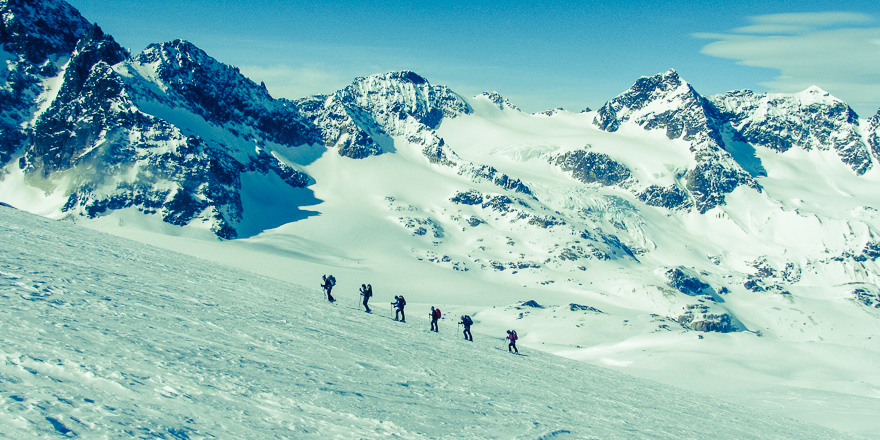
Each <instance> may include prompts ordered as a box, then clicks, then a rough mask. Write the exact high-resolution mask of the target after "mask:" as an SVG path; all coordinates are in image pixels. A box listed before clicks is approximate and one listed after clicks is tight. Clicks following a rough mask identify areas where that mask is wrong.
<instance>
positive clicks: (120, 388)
mask: <svg viewBox="0 0 880 440" xmlns="http://www.w3.org/2000/svg"><path fill="white" fill-rule="evenodd" d="M0 243H2V253H0V255H2V261H0V301H2V303H0V343H2V345H0V437H3V438H58V437H61V436H63V437H74V436H76V437H83V438H126V437H136V438H177V439H201V438H378V437H393V438H523V439H526V438H530V439H539V438H554V439H565V438H596V439H613V438H627V439H631V438H651V439H655V438H675V439H680V438H731V439H744V438H772V439H778V438H797V439H808V438H817V439H819V438H821V439H827V438H848V437H847V435H845V434H842V433H839V432H834V431H831V430H827V429H825V428H820V427H817V426H810V425H807V424H804V423H801V422H796V421H793V420H789V419H785V418H779V417H770V416H767V415H764V414H760V413H758V412H756V411H750V410H748V409H746V408H742V407H738V406H736V405H731V404H727V403H723V402H721V401H718V400H715V399H713V398H710V397H707V396H700V395H697V394H693V393H690V392H686V391H683V390H679V389H676V388H672V387H669V386H665V385H661V384H658V383H654V382H649V381H644V380H639V379H635V378H632V377H629V376H625V375H622V374H620V373H617V372H614V371H611V370H606V369H601V368H598V367H594V366H590V365H587V364H584V363H580V362H576V361H572V360H568V359H564V358H560V357H556V356H553V355H549V354H546V353H541V352H532V351H528V350H525V351H527V353H526V354H528V355H529V356H528V357H523V356H509V355H507V354H505V353H499V351H497V350H493V349H492V348H493V347H502V344H503V341H502V340H501V339H500V338H499V339H491V338H488V337H485V336H483V335H480V334H477V337H476V338H475V339H476V342H474V343H468V342H465V341H462V340H460V336H459V335H458V334H457V333H456V331H455V329H456V326H455V324H454V322H452V321H451V320H450V319H445V318H444V319H442V320H441V325H440V328H441V332H440V333H439V334H434V333H431V332H429V331H428V330H427V322H423V320H421V319H416V318H415V316H411V318H410V322H409V323H406V324H403V323H398V322H394V321H391V320H388V319H380V316H379V315H382V314H385V313H387V311H386V310H383V307H382V306H383V304H382V301H381V300H380V299H376V300H374V302H373V304H374V307H375V314H374V315H369V314H366V313H363V312H359V311H357V310H356V309H355V308H354V307H353V306H351V307H349V306H346V305H343V304H341V302H337V303H336V304H328V303H326V302H325V301H322V293H321V292H320V291H318V290H317V289H314V290H311V289H305V288H302V287H299V286H293V285H287V284H284V283H281V282H280V281H277V280H274V279H270V278H266V277H262V276H259V275H255V274H252V273H249V272H245V271H241V270H238V269H232V268H229V267H225V266H220V265H217V264H214V263H210V262H207V261H205V260H199V259H195V258H192V257H188V256H184V255H182V254H176V253H173V252H169V251H164V250H159V249H157V248H152V247H149V246H146V245H143V244H140V243H135V242H131V241H128V240H124V239H121V238H117V237H113V236H110V235H105V234H101V233H97V232H94V231H90V230H87V229H84V228H80V227H77V226H75V225H70V224H65V223H59V222H55V221H52V220H47V219H44V218H39V217H36V216H33V215H30V214H25V213H23V212H18V211H15V210H13V209H9V208H0ZM411 314H412V315H419V314H418V313H415V312H411ZM478 326H479V323H477V324H476V326H475V328H477V327H478Z"/></svg>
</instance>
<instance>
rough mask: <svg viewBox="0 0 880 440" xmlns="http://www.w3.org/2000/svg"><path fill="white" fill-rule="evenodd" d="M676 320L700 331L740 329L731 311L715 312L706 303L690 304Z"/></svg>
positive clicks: (723, 331)
mask: <svg viewBox="0 0 880 440" xmlns="http://www.w3.org/2000/svg"><path fill="white" fill-rule="evenodd" d="M676 321H677V322H678V323H679V324H682V325H684V326H686V327H688V328H690V329H692V330H696V331H700V332H717V333H730V332H735V331H739V330H740V329H739V328H738V327H737V326H736V324H734V322H735V320H734V318H733V317H732V316H731V315H730V314H729V313H713V312H712V311H711V309H710V308H709V306H707V305H705V304H688V305H687V306H685V308H684V313H682V314H681V315H679V316H678V318H676Z"/></svg>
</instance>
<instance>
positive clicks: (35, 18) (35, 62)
mask: <svg viewBox="0 0 880 440" xmlns="http://www.w3.org/2000/svg"><path fill="white" fill-rule="evenodd" d="M0 16H2V17H3V20H0V45H2V48H3V50H4V51H6V52H7V53H8V54H9V56H8V57H6V59H5V60H4V63H3V66H2V67H0V77H2V78H3V80H0V166H4V165H6V164H7V163H8V162H9V161H10V160H11V159H12V158H13V155H15V153H16V152H18V151H20V150H21V149H22V148H24V147H25V143H26V141H27V138H28V135H27V133H26V132H25V131H24V130H22V127H23V126H25V125H27V124H28V123H29V122H30V121H31V120H32V119H33V118H34V113H33V112H34V108H35V106H34V101H35V100H36V99H37V96H38V95H39V94H40V93H41V91H42V90H41V86H40V84H41V82H42V81H43V80H45V79H46V78H51V77H54V76H56V75H57V74H58V72H59V70H58V67H57V64H58V63H61V62H63V60H64V59H65V58H67V57H69V56H70V54H71V53H72V52H73V51H74V48H75V47H76V43H77V42H78V41H79V40H80V39H81V38H82V37H83V36H84V35H85V34H86V31H87V30H88V29H89V27H90V25H89V23H88V21H86V20H85V19H84V18H83V17H82V16H81V15H80V14H79V12H78V11H76V9H74V8H73V7H71V6H70V5H68V4H67V3H65V2H63V1H57V0H53V1H44V2H40V4H39V5H36V4H34V3H33V2H30V1H23V0H8V1H4V2H0Z"/></svg>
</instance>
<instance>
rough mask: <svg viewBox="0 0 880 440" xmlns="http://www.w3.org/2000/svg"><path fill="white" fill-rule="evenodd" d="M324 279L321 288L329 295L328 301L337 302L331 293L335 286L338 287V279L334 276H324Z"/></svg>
mask: <svg viewBox="0 0 880 440" xmlns="http://www.w3.org/2000/svg"><path fill="white" fill-rule="evenodd" d="M322 278H323V280H324V282H323V283H321V287H322V288H324V292H326V293H327V301H330V302H333V301H336V299H335V298H333V295H332V294H331V293H330V292H331V291H333V286H335V285H336V277H334V276H333V275H324V276H323V277H322Z"/></svg>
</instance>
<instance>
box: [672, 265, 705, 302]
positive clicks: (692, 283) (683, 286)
mask: <svg viewBox="0 0 880 440" xmlns="http://www.w3.org/2000/svg"><path fill="white" fill-rule="evenodd" d="M664 275H665V276H666V282H667V284H669V286H670V287H672V288H674V289H676V290H678V291H679V292H681V293H684V294H685V295H689V296H699V295H705V294H706V290H707V289H709V288H710V287H711V286H710V285H709V284H706V283H704V282H703V281H701V280H700V279H699V278H698V277H697V275H696V274H694V273H693V272H692V271H690V270H688V269H685V268H683V267H674V268H672V269H669V270H667V271H666V272H665V273H664Z"/></svg>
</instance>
